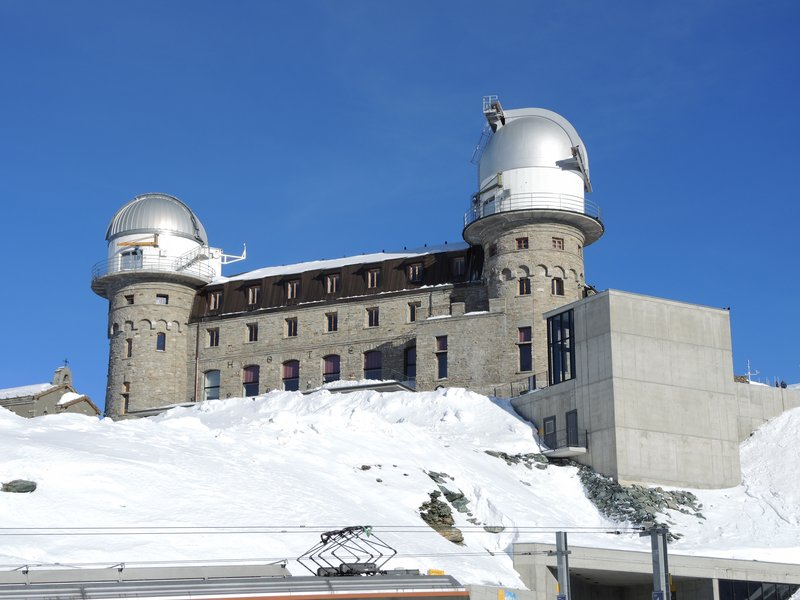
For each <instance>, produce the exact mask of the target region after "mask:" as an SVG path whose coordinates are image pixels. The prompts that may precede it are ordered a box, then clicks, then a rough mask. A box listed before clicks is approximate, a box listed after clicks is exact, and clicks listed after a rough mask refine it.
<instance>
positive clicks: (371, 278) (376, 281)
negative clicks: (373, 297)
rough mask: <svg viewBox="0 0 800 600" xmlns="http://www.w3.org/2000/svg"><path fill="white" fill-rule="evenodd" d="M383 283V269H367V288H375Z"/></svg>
mask: <svg viewBox="0 0 800 600" xmlns="http://www.w3.org/2000/svg"><path fill="white" fill-rule="evenodd" d="M380 284H381V270H380V269H370V270H369V271H367V288H369V289H375V288H377V287H378V286H380Z"/></svg>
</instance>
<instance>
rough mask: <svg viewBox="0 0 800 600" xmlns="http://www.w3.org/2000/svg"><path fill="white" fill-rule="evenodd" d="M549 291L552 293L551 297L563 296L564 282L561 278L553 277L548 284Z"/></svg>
mask: <svg viewBox="0 0 800 600" xmlns="http://www.w3.org/2000/svg"><path fill="white" fill-rule="evenodd" d="M550 290H551V291H552V293H553V296H563V295H564V280H563V279H561V277H553V280H552V281H551V282H550Z"/></svg>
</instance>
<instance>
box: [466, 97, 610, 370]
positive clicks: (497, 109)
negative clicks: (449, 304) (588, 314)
mask: <svg viewBox="0 0 800 600" xmlns="http://www.w3.org/2000/svg"><path fill="white" fill-rule="evenodd" d="M483 112H484V115H485V116H486V119H487V121H488V127H487V130H486V132H485V134H484V138H483V140H482V142H483V143H482V145H481V146H479V150H478V152H479V155H478V156H479V161H478V191H477V192H476V193H475V194H474V195H473V198H472V205H471V207H470V210H469V211H468V212H467V214H466V215H465V217H464V234H463V235H464V239H465V240H466V241H467V242H469V243H470V244H479V245H481V246H482V247H483V250H484V256H485V259H484V260H485V262H484V275H485V277H486V282H487V285H488V295H489V299H490V302H491V303H500V304H501V305H502V306H503V307H504V310H505V312H506V314H507V328H508V330H509V331H508V332H507V337H508V338H509V339H511V338H513V337H514V335H515V333H516V330H517V329H520V328H523V327H524V326H526V325H530V326H531V329H532V331H531V336H532V340H531V341H532V344H533V366H532V369H531V372H532V373H533V374H535V375H537V377H543V376H544V375H545V374H546V371H547V348H546V346H547V334H546V322H545V320H544V319H543V318H542V317H541V315H542V313H544V312H546V311H549V310H552V309H554V308H557V307H559V306H562V305H564V304H567V303H569V302H573V301H575V300H578V299H580V298H583V297H584V295H585V293H586V284H585V281H584V269H583V250H584V248H585V247H586V246H588V245H589V244H592V243H593V242H596V241H597V240H598V239H600V237H601V236H602V235H603V231H604V227H603V224H602V222H601V221H600V212H599V209H598V207H597V206H596V205H595V204H593V203H591V202H590V201H588V200H587V199H586V198H585V197H584V194H585V192H590V191H591V189H592V187H591V181H590V179H589V157H588V154H587V151H586V146H585V144H584V143H583V141H582V140H581V138H580V136H579V135H578V132H577V131H576V130H575V128H574V127H573V126H572V125H571V124H570V123H569V122H568V121H567V120H566V119H565V118H564V117H562V116H561V115H559V114H556V113H554V112H552V111H549V110H545V109H541V108H524V109H518V110H505V111H504V110H503V108H502V107H501V106H500V103H499V102H498V100H497V97H495V96H491V97H487V98H484V107H483ZM520 335H522V333H521V332H520ZM520 341H522V340H520Z"/></svg>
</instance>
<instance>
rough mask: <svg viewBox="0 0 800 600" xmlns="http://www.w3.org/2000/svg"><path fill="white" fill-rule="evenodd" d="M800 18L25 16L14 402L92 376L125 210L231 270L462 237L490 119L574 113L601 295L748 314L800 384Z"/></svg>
mask: <svg viewBox="0 0 800 600" xmlns="http://www.w3.org/2000/svg"><path fill="white" fill-rule="evenodd" d="M799 26H800V4H798V3H796V2H792V1H772V2H771V1H765V2H759V3H753V2H741V1H725V2H723V1H699V2H661V3H643V2H602V3H601V2H588V1H587V2H581V1H574V2H540V1H532V0H527V1H524V2H522V1H521V2H495V3H486V2H461V1H459V2H456V1H452V2H402V3H401V2H394V3H389V2H347V1H337V2H333V1H331V2H290V3H278V2H248V1H238V2H229V3H223V2H200V1H193V2H188V1H186V2H182V1H172V2H158V1H152V2H151V1H143V0H139V1H132V2H126V3H118V2H99V1H98V2H81V1H72V2H69V3H66V2H44V1H35V0H34V1H31V0H24V1H16V0H2V1H0V77H1V78H2V79H1V80H2V88H1V89H2V93H0V119H1V120H2V121H1V122H2V127H0V198H1V199H2V206H3V236H2V241H0V248H1V249H2V253H3V256H4V258H5V261H4V263H5V265H6V267H5V273H4V275H3V277H2V281H3V289H4V293H3V294H0V309H2V314H3V315H4V316H5V323H4V333H5V343H4V344H3V345H2V347H3V357H2V358H3V360H2V361H0V387H10V386H14V385H23V384H28V383H36V382H40V381H46V380H48V379H49V378H50V376H51V374H52V371H53V369H54V368H55V367H56V366H58V365H59V364H60V363H61V362H62V361H63V359H64V358H68V359H69V361H70V364H71V366H72V368H73V371H74V376H75V382H76V384H77V387H78V389H79V390H80V391H83V392H85V393H88V394H89V395H90V396H91V397H92V398H93V399H94V400H95V401H96V402H97V403H102V401H103V398H104V396H105V376H106V369H107V349H108V342H107V339H106V337H105V334H106V301H105V300H103V299H101V298H99V297H97V296H95V295H94V294H93V293H92V292H91V290H90V288H89V274H90V269H91V266H92V265H93V264H94V263H95V262H97V261H99V260H101V259H103V258H104V255H105V251H106V249H105V241H104V239H103V236H104V233H105V227H106V225H107V223H108V221H109V219H110V218H111V216H112V215H113V213H114V212H115V210H116V209H117V208H118V207H119V206H121V205H122V204H123V203H125V202H126V201H127V200H129V199H130V198H132V197H133V196H135V195H137V194H140V193H144V192H148V191H163V192H167V193H171V194H174V195H177V196H178V197H180V198H181V199H183V200H184V201H186V202H187V203H188V204H190V205H191V206H192V208H193V209H194V210H195V212H197V213H198V215H199V216H200V218H201V220H202V221H203V223H204V225H205V227H206V229H207V231H208V233H209V237H210V239H211V243H212V244H213V245H217V246H221V247H222V248H224V249H225V250H226V251H228V252H233V253H236V252H238V251H239V250H240V249H241V244H242V242H247V245H248V255H249V258H248V260H247V261H246V262H245V263H239V264H236V265H232V267H234V268H233V269H231V270H229V271H227V272H226V273H227V274H232V273H234V272H236V271H237V270H249V269H255V268H258V267H262V266H268V265H279V264H287V263H292V262H299V261H303V260H312V259H319V258H337V257H341V256H346V255H352V254H360V253H363V252H373V251H379V250H382V249H385V250H391V249H401V248H403V247H404V246H408V247H416V246H421V245H423V244H440V243H442V242H444V241H450V242H454V241H458V240H460V237H461V228H462V216H463V212H464V210H465V209H466V207H467V202H468V199H469V195H470V194H471V193H472V192H473V191H474V188H475V183H476V182H475V179H476V174H475V167H474V166H473V165H471V164H470V162H469V160H470V157H471V155H472V150H473V148H474V146H475V143H476V142H477V140H478V138H479V136H480V132H481V129H482V127H483V124H484V121H483V117H482V115H481V111H480V102H481V97H482V96H483V95H485V94H499V95H500V98H501V101H502V102H503V104H504V106H506V107H508V108H521V107H527V106H539V107H544V108H548V109H551V110H555V111H557V112H559V113H561V114H563V115H564V116H565V117H567V118H568V119H569V120H570V121H571V122H572V123H573V124H574V125H575V127H576V128H577V129H578V131H579V132H580V134H581V137H582V138H583V139H584V141H585V142H586V145H587V147H588V151H589V155H590V159H591V166H592V181H593V184H594V189H595V191H594V193H593V194H592V195H591V199H592V200H593V201H594V202H596V203H598V204H599V205H600V206H601V209H602V211H603V218H604V222H605V225H606V235H605V236H604V238H602V239H601V240H600V241H599V242H598V243H596V244H595V245H593V246H591V247H590V248H588V249H587V251H586V263H587V264H586V279H587V281H588V282H589V283H592V284H594V285H595V286H596V287H597V288H599V289H605V288H609V287H612V288H617V289H623V290H628V291H633V292H639V293H644V294H652V295H656V296H663V297H667V298H673V299H678V300H684V301H688V302H695V303H699V304H706V305H710V306H718V307H724V306H730V307H731V322H732V328H733V347H734V368H735V371H736V372H737V373H742V372H744V371H745V370H746V361H747V360H748V359H749V360H750V361H751V362H752V364H753V367H754V368H757V369H759V370H760V371H761V373H762V374H763V376H767V377H769V378H770V379H771V378H772V377H774V376H777V377H782V378H784V379H786V380H787V381H788V382H790V383H791V382H797V381H800V351H799V350H798V342H797V336H798V333H800V317H798V310H797V307H798V298H800V283H799V282H798V252H797V248H796V240H797V224H798V222H799V221H800V202H798V192H797V191H796V188H797V183H796V177H797V173H798V168H797V162H798V159H800V151H799V150H798V145H797V140H798V137H799V136H798V134H800V116H798V74H799V73H800V65H798V63H800V41H799V40H800V36H798V35H797V31H798V30H800V27H799Z"/></svg>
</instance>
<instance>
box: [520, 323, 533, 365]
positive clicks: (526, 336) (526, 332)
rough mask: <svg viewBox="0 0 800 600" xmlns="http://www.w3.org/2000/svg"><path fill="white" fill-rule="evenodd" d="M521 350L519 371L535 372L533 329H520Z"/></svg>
mask: <svg viewBox="0 0 800 600" xmlns="http://www.w3.org/2000/svg"><path fill="white" fill-rule="evenodd" d="M517 347H518V348H519V370H520V371H532V370H533V353H532V350H531V328H530V327H520V328H519V341H518V344H517Z"/></svg>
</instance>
